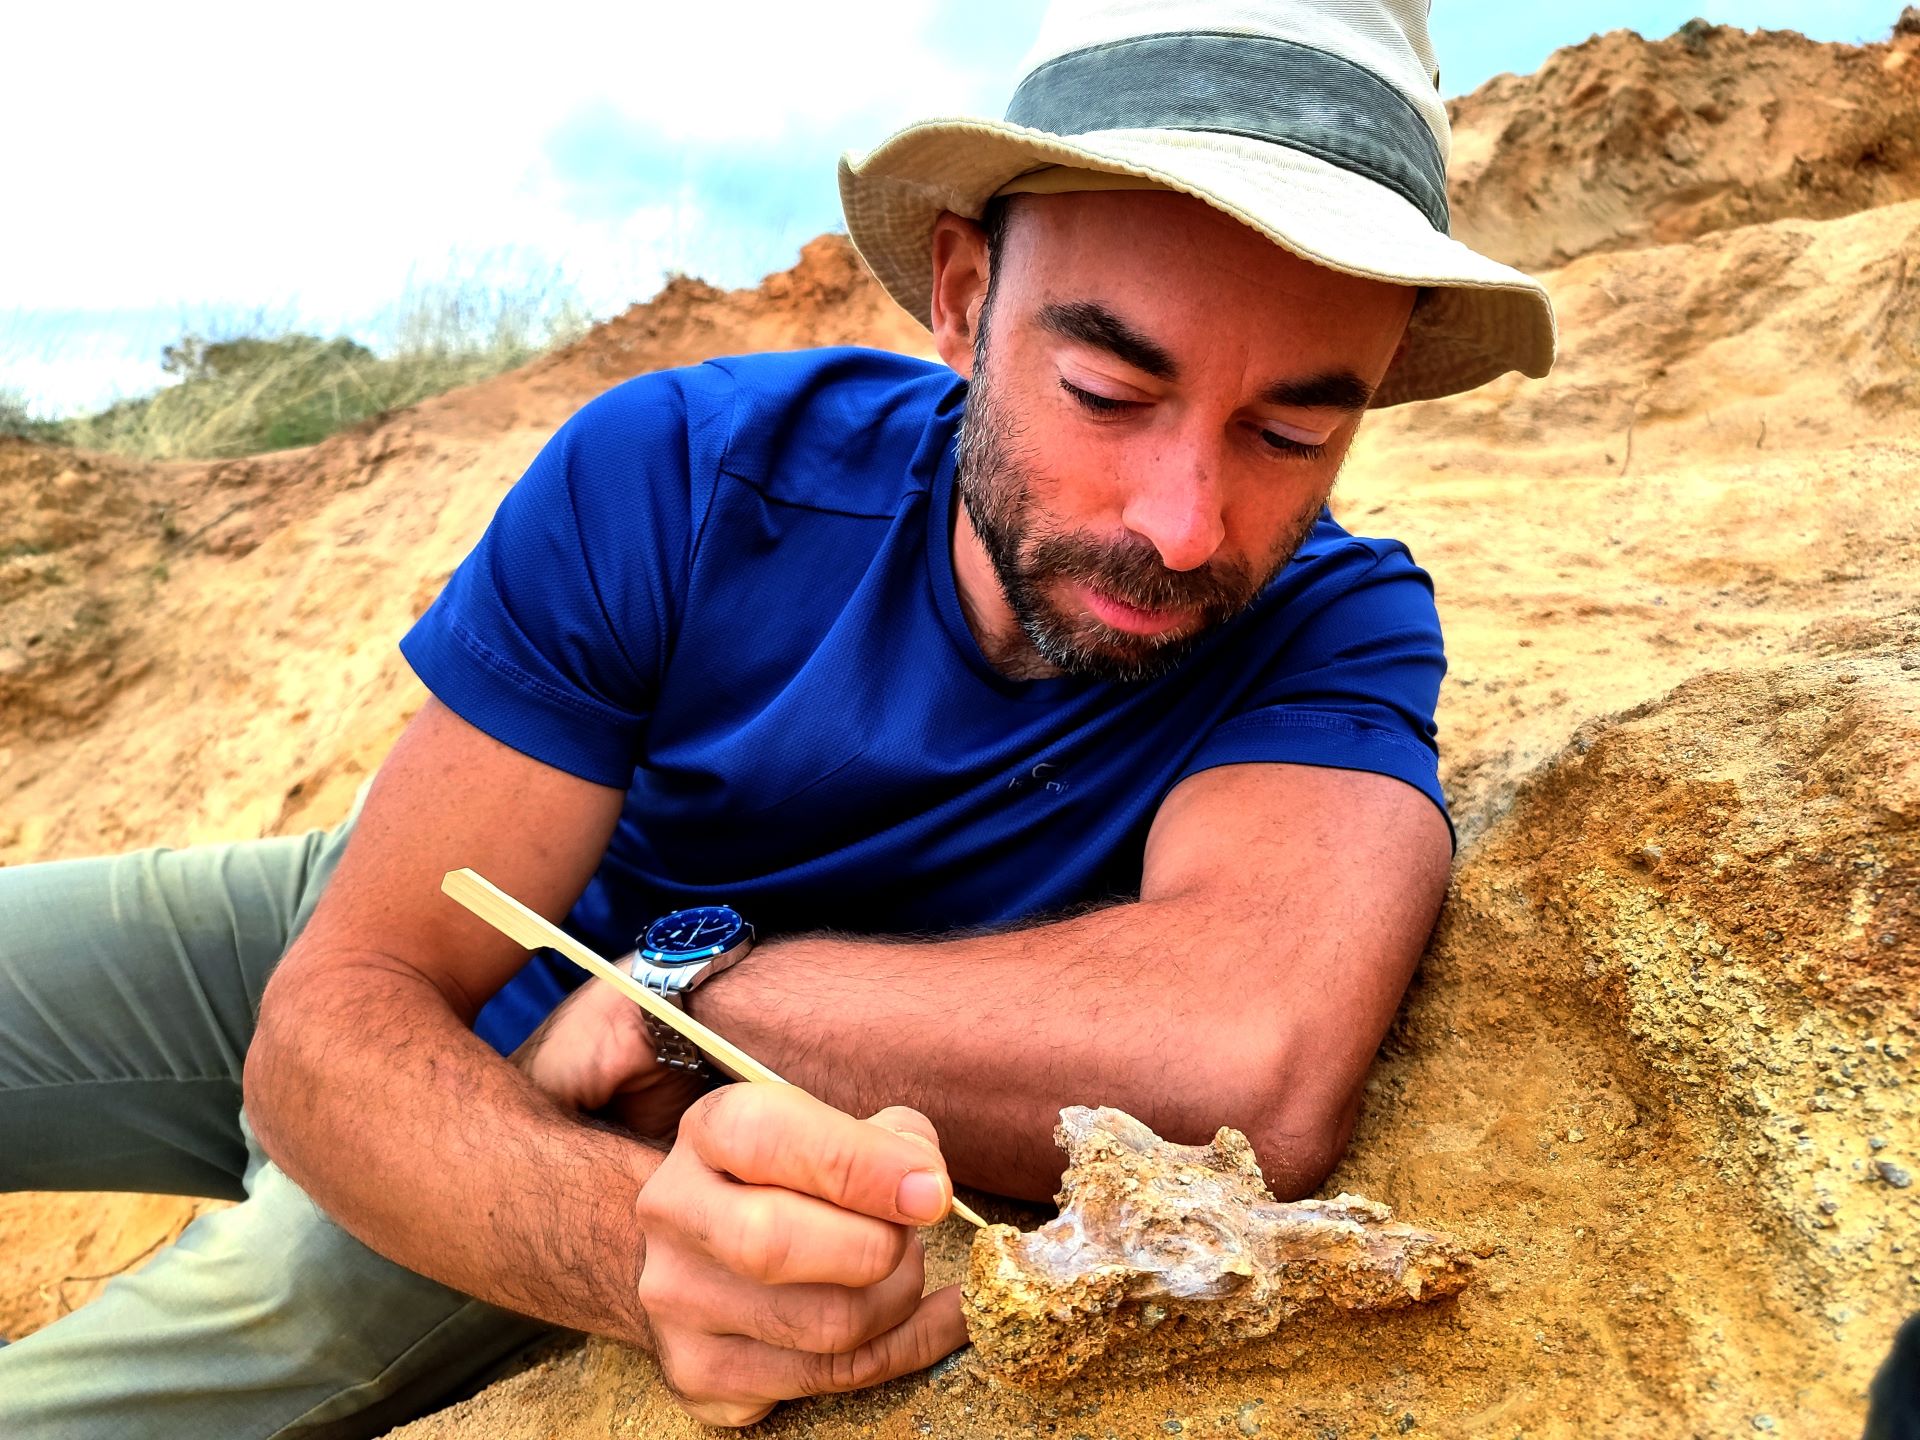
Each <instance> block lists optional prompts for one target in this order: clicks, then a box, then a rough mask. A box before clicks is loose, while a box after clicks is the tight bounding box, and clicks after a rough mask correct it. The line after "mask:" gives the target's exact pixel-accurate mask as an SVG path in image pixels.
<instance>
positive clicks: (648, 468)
mask: <svg viewBox="0 0 1920 1440" xmlns="http://www.w3.org/2000/svg"><path fill="white" fill-rule="evenodd" d="M716 377H718V378H719V380H720V381H721V382H724V377H723V376H721V374H720V372H718V371H708V372H707V373H705V374H703V375H701V376H699V377H697V378H696V379H692V380H690V379H689V377H688V373H687V372H675V371H667V372H662V373H660V374H656V375H645V376H641V377H640V378H639V379H637V380H632V381H629V382H627V383H626V384H625V385H621V386H619V387H617V388H616V389H614V390H610V391H608V392H607V393H606V394H605V395H602V396H600V397H599V398H598V399H596V400H594V401H592V402H591V403H589V404H588V405H587V406H585V407H584V408H583V409H582V410H581V411H580V412H579V413H578V414H576V415H575V416H574V417H573V418H572V419H571V420H569V421H568V422H567V423H566V424H565V425H564V426H563V427H562V428H561V429H560V431H559V433H558V434H556V435H555V436H554V437H553V439H552V440H550V441H549V442H548V443H547V445H546V447H545V448H544V449H543V450H542V451H541V452H540V454H539V456H538V458H536V459H535V460H534V462H533V464H532V466H530V467H529V468H528V470H527V472H526V473H525V474H524V475H523V476H522V477H521V478H520V480H519V481H518V482H517V483H516V484H515V485H514V486H513V488H512V489H511V490H510V491H508V493H507V497H506V499H505V500H503V501H502V502H501V505H500V508H499V510H498V511H497V512H496V513H495V515H494V517H493V520H492V523H490V524H489V525H488V526H487V530H486V533H485V534H484V535H482V536H481V538H480V542H479V543H478V544H477V545H475V546H474V548H473V550H472V552H471V553H469V554H468V556H467V557H466V559H465V560H463V561H462V562H461V563H460V566H459V568H458V569H456V570H455V571H454V572H453V575H452V576H451V577H450V578H449V580H448V581H447V584H446V588H445V589H443V590H442V591H441V592H440V594H439V596H438V598H436V599H435V600H434V602H433V604H432V605H431V606H430V607H429V608H428V609H427V612H426V613H425V614H424V615H422V616H421V617H420V619H419V620H418V621H417V622H416V623H415V624H414V626H413V628H412V629H411V630H409V631H408V632H407V634H406V636H405V637H404V638H403V639H402V640H401V642H400V650H401V653H402V654H403V655H404V656H405V657H406V659H407V663H408V664H410V665H411V666H412V667H413V669H414V671H415V673H417V674H418V675H419V677H420V679H421V680H422V681H423V682H424V683H425V684H426V686H427V688H428V689H429V690H431V691H432V692H433V693H434V694H435V695H436V696H437V697H438V698H439V699H440V700H441V701H442V702H444V703H445V704H446V705H447V706H448V708H450V709H452V710H453V711H454V712H455V713H456V714H458V715H459V716H460V717H461V718H462V719H464V720H466V721H468V722H469V723H470V724H472V725H474V726H476V727H477V728H479V729H481V730H484V731H485V732H486V733H487V734H489V735H491V736H493V737H494V738H495V739H496V740H499V741H501V742H502V743H503V744H506V745H510V746H512V747H513V748H514V749H516V750H518V751H520V752H521V753H522V754H525V755H530V756H532V757H533V758H534V759H536V760H540V761H543V762H544V763H546V764H548V765H552V766H555V767H556V768H558V769H561V770H565V771H567V772H568V773H570V774H573V775H578V776H579V777H581V778H582V779H584V780H591V781H594V782H595V783H597V784H601V785H612V786H618V787H620V788H622V789H624V788H626V786H627V785H628V784H629V783H630V782H631V780H632V776H633V765H634V760H635V756H636V754H637V753H638V749H639V746H640V742H641V738H642V734H643V732H644V729H645V726H646V723H647V717H648V714H649V711H650V708H651V706H652V703H653V696H654V695H655V694H656V692H657V689H658V682H659V672H660V667H661V665H662V663H663V661H664V658H665V657H666V655H667V654H668V652H669V648H670V643H671V637H672V635H673V633H674V625H675V620H676V614H677V606H678V604H679V599H680V597H681V596H683V595H684V594H685V579H686V575H687V571H688V567H689V565H690V563H691V549H692V545H693V538H694V535H695V533H696V531H697V524H696V511H697V510H699V509H700V508H701V507H702V506H703V505H704V498H702V497H699V495H698V492H699V491H700V490H701V488H702V487H701V486H700V485H699V484H698V483H697V482H696V480H695V478H694V476H695V475H696V474H697V473H698V471H699V470H700V468H701V466H700V456H699V454H698V449H699V446H698V437H699V433H700V431H701V430H702V429H703V428H710V427H709V426H707V425H706V424H705V419H706V413H705V412H706V411H707V410H708V409H710V406H703V405H702V404H701V401H702V399H703V397H702V395H701V394H700V390H701V388H702V387H708V388H710V387H711V386H712V385H713V384H714V383H716ZM726 383H730V382H726ZM690 392H691V393H690ZM704 398H705V399H706V400H708V401H711V399H712V397H711V396H705V397H704ZM709 478H710V477H709ZM710 493H711V492H710V489H709V490H708V494H710Z"/></svg>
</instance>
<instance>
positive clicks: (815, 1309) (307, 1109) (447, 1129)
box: [246, 702, 966, 1425]
mask: <svg viewBox="0 0 1920 1440" xmlns="http://www.w3.org/2000/svg"><path fill="white" fill-rule="evenodd" d="M620 803H621V796H620V792H618V791H616V790H610V789H607V788H606V787H603V786H597V785H593V784H591V783H589V782H586V781H583V780H580V779H577V778H575V777H573V776H571V775H568V774H565V773H564V772H561V771H559V770H555V769H553V768H552V767H550V766H547V765H543V764H541V763H540V762H539V761H536V760H532V759H530V758H528V757H527V756H525V755H522V754H520V753H518V752H517V751H514V750H512V749H510V748H509V747H507V746H505V745H502V744H499V743H498V742H497V741H494V740H492V739H491V738H489V737H488V736H486V735H485V734H483V733H482V732H480V731H479V730H477V729H475V728H474V727H473V726H471V725H468V724H467V723H466V722H465V721H463V720H461V719H459V718H458V717H457V716H456V715H454V714H453V712H452V711H450V710H448V709H446V708H445V707H444V706H442V705H440V704H438V703H437V702H429V704H428V705H427V707H426V709H425V710H423V711H422V712H421V714H420V715H419V716H417V717H416V718H415V720H414V722H413V724H412V725H410V726H409V727H408V729H407V732H406V734H405V735H403V736H402V737H401V739H400V742H399V743H398V744H397V745H396V746H395V747H394V749H393V752H392V754H391V755H389V757H388V759H387V761H386V763H385V764H384V765H383V766H382V767H381V770H380V775H379V778H378V779H377V780H376V781H375V784H374V787H373V789H372V791H371V792H370V793H369V795H368V797H367V803H366V807H365V809H364V810H363V812H362V814H361V817H360V821H359V823H358V825H357V826H356V827H355V829H354V835H353V839H352V841H351V842H350V843H349V845H348V847H347V853H346V855H345V856H344V857H342V860H341V864H340V868H339V870H338V871H337V872H336V873H335V875H334V877H333V879H332V881H331V883H330V884H329V886H328V888H327V893H326V895H325V897H324V898H323V900H322V902H321V904H320V905H319V907H318V908H317V909H316V910H315V913H314V916H313V919H312V920H311V922H310V923H309V924H308V926H307V929H306V930H305V931H304V932H303V933H302V935H301V937H300V939H299V941H298V942H297V943H296V944H295V945H294V946H293V948H292V949H291V950H290V951H289V952H288V954H287V957H286V959H285V960H283V961H282V962H281V965H280V967H279V969H278V970H276V971H275V972H274V977H273V979H272V981H271V982H270V983H269V985H268V987H267V991H266V994H265V996H264V997H263V999H262V1002H261V1013H260V1023H259V1028H258V1030H257V1031H256V1033H255V1037H254V1042H253V1045H252V1047H251V1048H250V1049H249V1051H248V1054H247V1069H246V1092H247V1094H246V1098H247V1107H248V1111H249V1114H250V1116H251V1118H252V1121H253V1125H254V1129H255V1131H256V1132H257V1133H258V1134H259V1136H260V1140H261V1143H262V1144H263V1145H264V1146H265V1147H266V1149H267V1152H268V1154H270V1155H272V1156H273V1157H274V1159H275V1160H276V1161H278V1162H279V1163H280V1165H281V1166H282V1167H283V1168H284V1169H285V1170H286V1171H287V1172H288V1173H289V1174H290V1175H292V1176H293V1178H294V1179H295V1180H297V1181H298V1182H299V1183H300V1184H301V1185H302V1186H304V1187H305V1188H306V1190H307V1191H308V1193H310V1194H311V1195H312V1196H313V1198H314V1199H315V1200H316V1201H318V1202H319V1204H320V1205H321V1206H322V1207H323V1208H324V1209H325V1210H326V1211H327V1212H328V1213H329V1214H330V1215H332V1216H333V1218H334V1219H335V1220H337V1221H339V1223H340V1224H341V1225H343V1226H344V1227H345V1228H346V1229H347V1230H349V1231H351V1232H352V1233H353V1234H354V1235H355V1236H357V1237H358V1238H359V1239H361V1240H363V1241H365V1242H366V1243H367V1244H368V1245H370V1246H371V1247H372V1248H373V1249H375V1250H377V1251H379V1252H380V1253H381V1254H383V1255H386V1256H388V1257H389V1258H391V1259H394V1260H397V1261H399V1262H400V1263H401V1264H403V1265H405V1266H407V1267H409V1268H410V1269H413V1270H417V1271H419V1272H420V1273H422V1274H424V1275H428V1276H431V1277H432V1278H434V1279H436V1280H439V1281H441V1282H442V1283H444V1284H447V1285H451V1286H454V1287H455V1288H457V1289H460V1290H463V1291H465V1292H466V1293H468V1294H470V1295H476V1296H479V1297H480V1298H482V1299H484V1300H489V1301H492V1302H493V1303H494V1304H497V1305H502V1306H507V1307H510V1308H512V1309H515V1310H520V1311H523V1312H524V1313H526V1314H529V1315H534V1316H538V1317H539V1318H541V1319H544V1320H548V1321H551V1322H553V1323H556V1324H561V1325H569V1326H574V1327H577V1328H580V1329H584V1330H591V1331H595V1332H598V1333H600V1334H605V1335H613V1336H616V1337H618V1338H620V1339H623V1340H626V1341H628V1342H630V1343H638V1344H643V1345H646V1346H647V1347H648V1348H651V1349H653V1350H654V1351H655V1353H656V1354H657V1355H658V1356H659V1357H660V1363H661V1366H662V1369H663V1370H664V1371H665V1372H666V1374H667V1375H668V1377H669V1383H670V1384H671V1385H672V1386H673V1387H674V1393H675V1395H676V1396H677V1397H678V1398H679V1400H680V1402H681V1404H682V1405H684V1406H685V1407H686V1408H687V1410H688V1411H689V1412H690V1413H692V1414H693V1415H694V1416H695V1417H696V1418H699V1419H702V1420H705V1421H707V1422H708V1423H711V1424H721V1425H740V1424H747V1423H750V1422H752V1421H754V1420H757V1419H758V1418H760V1417H761V1416H763V1415H765V1414H766V1413H767V1411H768V1410H769V1409H771V1408H772V1406H773V1404H774V1403H775V1402H776V1401H778V1400H782V1399H786V1398H789V1397H792V1396H796V1395H803V1394H818V1393H822V1392H825V1391H830V1390H849V1389H857V1388H860V1387H863V1386H866V1385H872V1384H877V1383H878V1382H880V1381H882V1380H887V1379H891V1378H892V1377H893V1376H895V1375H901V1374H905V1373H907V1372H908V1371H912V1370H918V1369H923V1368H924V1367H926V1366H927V1365H929V1364H931V1363H932V1362H933V1361H934V1360H936V1359H938V1358H939V1357H940V1356H941V1355H944V1354H946V1353H948V1352H949V1351H951V1350H952V1349H954V1348H955V1347H956V1346H958V1345H959V1344H961V1343H962V1342H963V1341H964V1340H965V1338H966V1331H965V1328H964V1327H963V1325H962V1323H961V1319H960V1306H959V1296H958V1294H957V1292H956V1291H955V1290H954V1289H953V1288H951V1287H950V1288H949V1289H947V1290H944V1291H939V1292H936V1293H935V1294H933V1295H928V1296H924V1297H923V1296H922V1294H921V1290H922V1281H923V1271H922V1264H921V1248H920V1241H919V1239H918V1237H917V1235H916V1234H915V1233H914V1230H913V1226H914V1225H915V1224H924V1223H926V1222H928V1221H931V1220H935V1219H938V1218H939V1217H940V1216H941V1215H943V1214H945V1213H946V1210H947V1205H948V1201H949V1199H950V1197H951V1194H952V1189H951V1184H950V1182H949V1181H948V1179H947V1172H946V1166H945V1164H944V1162H943V1161H942V1159H941V1156H940V1149H939V1140H938V1136H937V1135H936V1133H935V1132H934V1130H933V1128H932V1127H931V1126H930V1125H929V1124H928V1123H927V1121H926V1119H925V1117H924V1116H920V1115H917V1114H915V1113H914V1112H913V1111H911V1110H908V1109H904V1108H899V1107H892V1108H888V1109H886V1110H883V1111H882V1112H881V1113H879V1114H876V1115H874V1116H872V1117H871V1118H870V1120H867V1121H862V1120H857V1119H853V1118H850V1117H849V1116H847V1115H843V1114H841V1113H840V1112H838V1111H836V1110H832V1109H830V1108H829V1107H827V1106H825V1105H823V1104H821V1103H820V1102H819V1101H817V1100H814V1099H812V1098H810V1097H808V1096H806V1095H803V1094H801V1093H800V1092H799V1091H798V1090H795V1089H794V1088H793V1087H791V1086H786V1085H766V1086H760V1085H756V1086H729V1087H727V1088H726V1090H724V1091H722V1092H718V1093H715V1094H712V1095H708V1096H706V1097H705V1098H704V1099H702V1100H700V1101H699V1102H698V1103H696V1104H695V1105H694V1106H693V1107H692V1109H690V1110H689V1111H688V1112H687V1114H686V1116H685V1117H683V1119H682V1120H681V1123H680V1127H679V1133H678V1136H677V1138H676V1139H675V1141H674V1144H673V1146H672V1149H671V1150H669V1151H668V1152H667V1153H665V1154H664V1155H663V1154H662V1153H660V1152H659V1151H658V1150H655V1149H652V1148H649V1147H648V1146H646V1145H643V1144H641V1143H639V1142H638V1141H636V1140H634V1139H633V1138H631V1137H630V1136H626V1135H622V1134H619V1133H616V1132H614V1131H613V1130H611V1129H607V1128H604V1127H597V1126H594V1125H591V1124H588V1123H585V1122H583V1121H582V1120H581V1119H580V1118H579V1117H578V1116H577V1115H576V1114H575V1113H574V1112H573V1111H572V1110H571V1109H568V1108H563V1106H562V1105H561V1104H560V1103H556V1101H555V1100H554V1099H552V1098H550V1097H549V1096H548V1094H547V1093H545V1092H543V1091H542V1090H541V1089H539V1088H536V1086H535V1085H534V1083H533V1082H532V1080H530V1079H529V1078H528V1076H527V1074H526V1073H525V1072H524V1071H523V1070H521V1069H518V1068H516V1067H514V1066H512V1065H509V1064H507V1063H505V1062H503V1061H502V1060H501V1059H500V1057H499V1056H497V1055H495V1054H494V1053H493V1051H492V1050H490V1049H489V1048H488V1047H487V1046H485V1045H484V1044H482V1043H481V1042H480V1041H479V1040H477V1039H475V1038H474V1037H473V1035H472V1034H470V1033H469V1031H468V1026H469V1025H470V1024H471V1022H472V1019H473V1017H474V1015H475V1014H476V1013H477V1012H478V1010H479V1007H480V1005H481V1004H482V1003H483V1002H484V1001H485V999H486V998H487V997H488V996H489V995H491V994H492V993H493V991H494V990H496V989H497V988H498V987H499V986H500V985H501V984H502V983H503V982H504V981H505V980H506V978H507V977H508V976H510V975H511V974H512V973H513V972H514V970H515V969H517V968H518V967H519V965H521V964H522V963H523V962H524V959H525V955H524V953H523V952H522V951H520V949H519V948H518V947H517V946H515V945H513V944H512V942H510V941H507V940H505V939H503V938H502V937H501V936H499V935H498V934H496V933H495V932H493V931H492V930H491V929H490V928H489V927H488V926H486V925H485V924H483V923H482V922H480V921H478V920H476V919H474V918H473V917H471V916H469V915H467V914H466V912H465V911H463V910H461V909H460V907H459V906H457V905H455V904H453V903H452V902H451V901H449V900H448V899H446V897H445V896H443V895H442V894H441V893H440V880H441V877H442V876H443V875H444V874H445V873H446V871H448V870H450V869H454V868H456V867H458V866H461V865H471V866H473V867H474V868H475V869H477V870H479V871H480V872H481V873H482V874H484V875H486V876H487V877H488V878H489V879H491V880H494V881H496V882H497V883H499V884H500V885H501V886H503V887H504V888H505V889H506V890H507V891H508V892H509V893H512V894H514V895H516V896H518V897H520V898H521V899H523V900H525V901H526V903H527V904H529V905H530V906H532V907H533V908H534V909H535V910H538V911H539V912H541V913H542V914H544V915H547V916H549V917H557V916H559V915H561V914H563V913H564V912H565V911H566V910H567V909H568V907H569V906H570V905H571V903H572V902H573V900H574V898H575V897H576V896H577V895H578V894H579V892H580V890H581V889H582V888H583V887H584V885H585V883H586V879H587V877H588V876H589V875H590V874H591V873H592V871H593V868H594V866H595V865H596V864H597V862H598V860H599V858H600V856H601V853H602V851H603V850H604V849H605V846H606V841H607V837H608V836H609V834H610V833H611V832H612V828H613V824H614V820H615V817H616V815H617V814H618V811H619V807H620ZM523 1058H524V1057H523ZM645 1059H646V1061H647V1065H648V1067H651V1065H652V1051H651V1048H648V1049H647V1050H646V1052H645ZM640 1069H641V1067H638V1066H633V1065H629V1066H628V1067H627V1072H628V1073H627V1074H626V1075H625V1076H624V1077H623V1078H622V1079H621V1080H620V1081H619V1082H618V1083H620V1084H621V1085H622V1086H623V1087H625V1088H627V1089H628V1090H629V1091H630V1090H631V1089H632V1088H633V1087H634V1086H643V1085H644V1084H645V1083H646V1081H645V1079H644V1075H642V1074H640V1073H638V1072H639V1071H640ZM663 1073H666V1072H663ZM561 1093H563V1094H564V1093H565V1090H564V1088H563V1089H562V1091H561Z"/></svg>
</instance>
